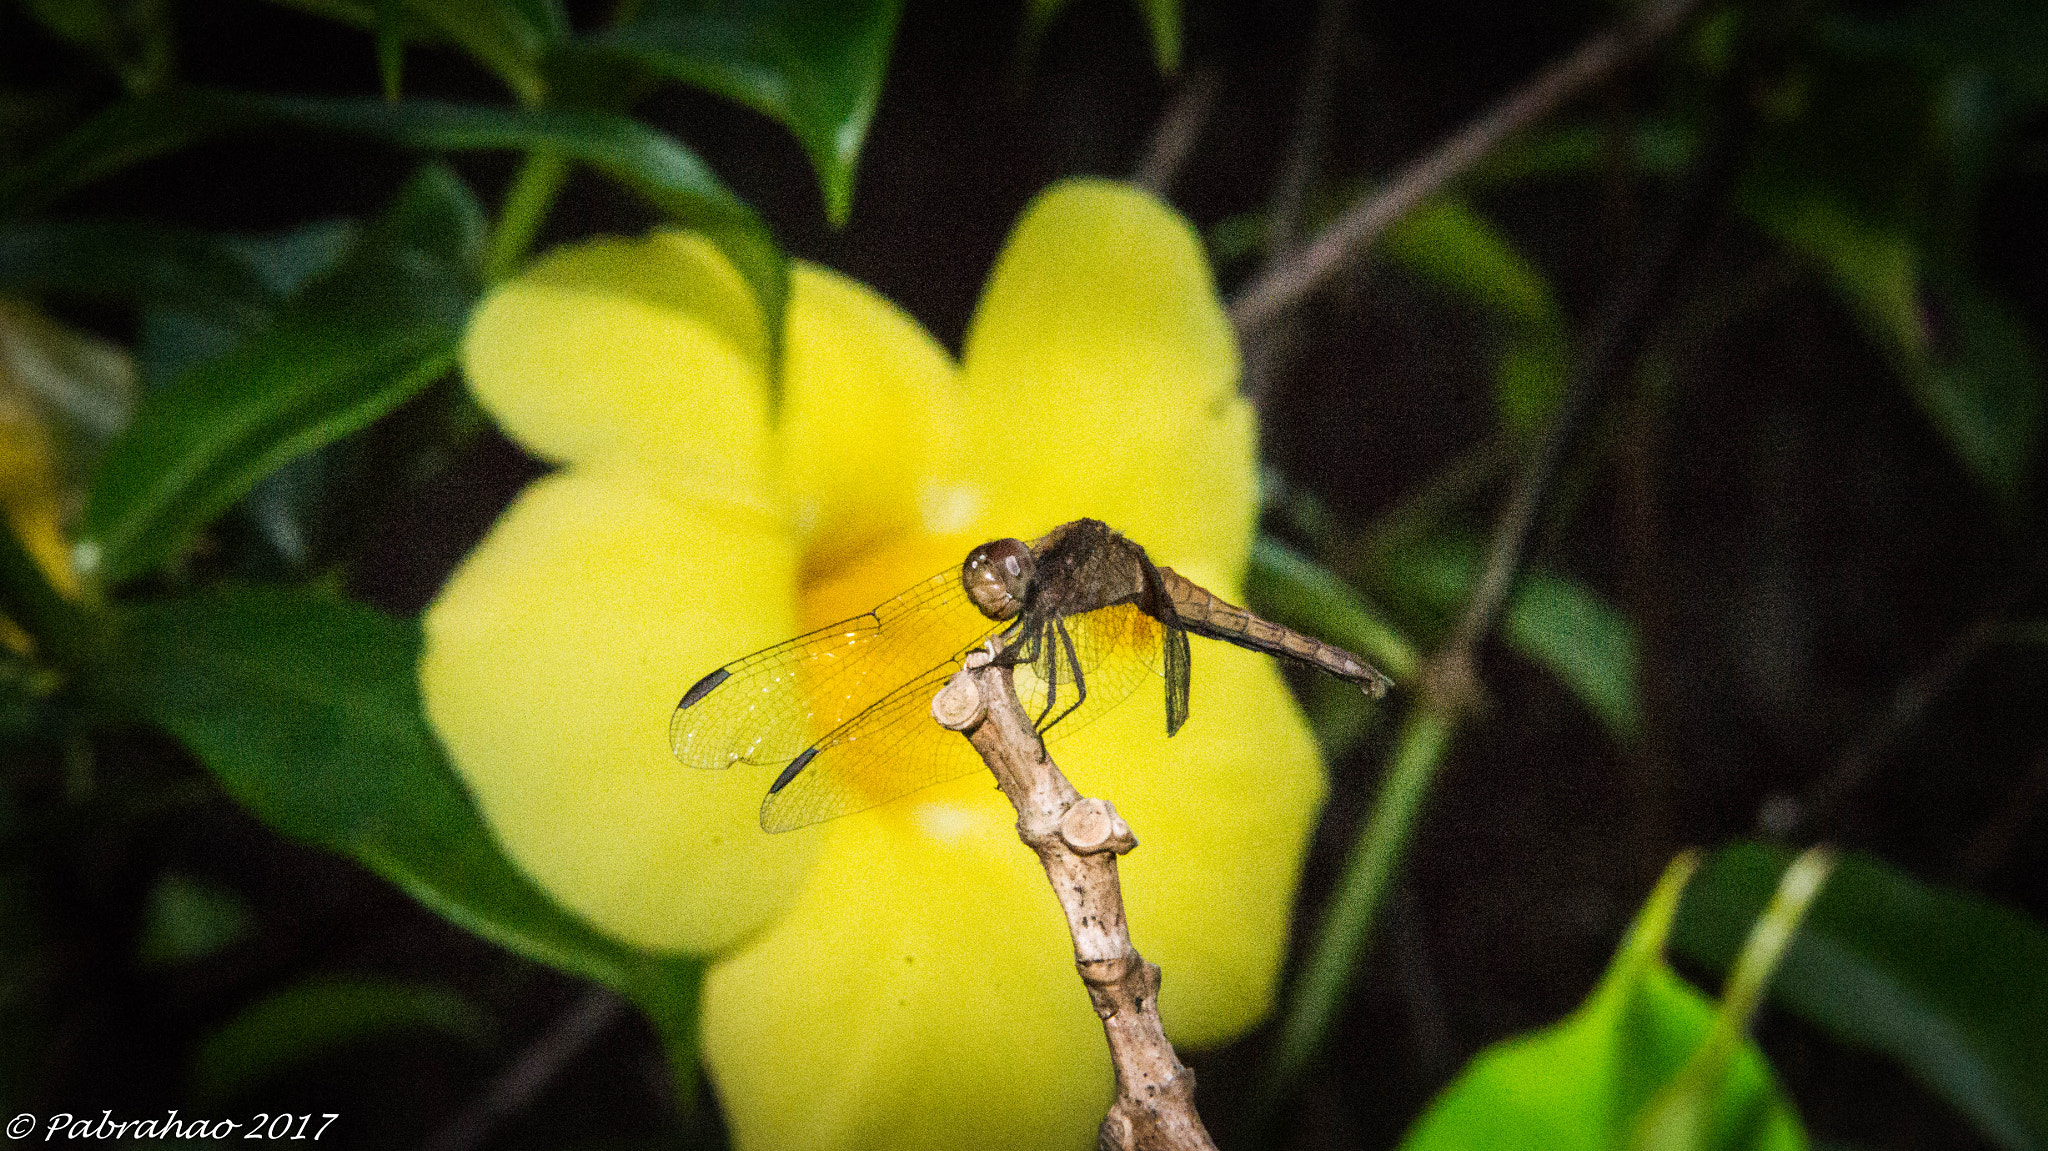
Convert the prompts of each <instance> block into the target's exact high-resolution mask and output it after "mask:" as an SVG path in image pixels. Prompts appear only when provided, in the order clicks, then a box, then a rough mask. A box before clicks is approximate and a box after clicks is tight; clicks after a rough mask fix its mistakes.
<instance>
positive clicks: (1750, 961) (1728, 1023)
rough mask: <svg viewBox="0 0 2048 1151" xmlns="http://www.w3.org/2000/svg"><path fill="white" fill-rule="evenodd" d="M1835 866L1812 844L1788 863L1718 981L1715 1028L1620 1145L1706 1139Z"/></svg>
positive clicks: (1702, 1142)
mask: <svg viewBox="0 0 2048 1151" xmlns="http://www.w3.org/2000/svg"><path fill="white" fill-rule="evenodd" d="M1834 866H1835V857H1834V852H1832V851H1830V850H1828V849H1827V848H1822V847H1816V848H1812V849H1810V850H1808V851H1806V852H1805V853H1803V854H1801V855H1800V856H1799V858H1797V859H1795V860H1793V861H1792V865H1791V866H1790V867H1788V868H1786V869H1785V874H1784V876H1783V877H1782V878H1780V879H1779V880H1778V890H1777V892H1776V893H1775V894H1773V895H1772V896H1771V902H1770V905H1769V906H1768V907H1766V908H1764V913H1763V914H1762V915H1760V916H1758V917H1757V921H1756V925H1755V926H1754V927H1752V928H1751V929H1750V933H1749V940H1748V941H1747V942H1746V943H1744V944H1743V946H1742V954H1741V955H1740V956H1738V957H1737V958H1736V961H1735V970H1734V971H1733V972H1732V973H1731V974H1730V975H1729V976H1728V983H1727V985H1726V986H1725V987H1724V988H1722V991H1721V1009H1720V1011H1719V1012H1718V1013H1717V1014H1716V1015H1715V1016H1714V1026H1713V1029H1712V1030H1711V1031H1709V1032H1708V1033H1707V1038H1706V1040H1705V1041H1704V1042H1702V1043H1701V1044H1700V1046H1699V1050H1697V1051H1695V1052H1693V1055H1692V1058H1690V1059H1688V1060H1686V1064H1685V1066H1684V1067H1683V1068H1682V1069H1681V1070H1680V1071H1679V1072H1678V1074H1677V1075H1676V1076H1675V1077H1673V1079H1672V1080H1671V1082H1669V1083H1667V1084H1665V1085H1664V1087H1663V1088H1662V1089H1661V1090H1659V1091H1658V1092H1657V1094H1656V1095H1655V1096H1654V1097H1652V1098H1651V1100H1650V1102H1649V1103H1647V1104H1645V1105H1644V1107H1643V1110H1642V1111H1641V1112H1640V1113H1639V1114H1638V1116H1637V1119H1636V1123H1635V1125H1634V1130H1633V1131H1632V1132H1631V1133H1630V1137H1629V1139H1628V1141H1627V1142H1626V1143H1625V1144H1624V1147H1625V1148H1626V1151H1650V1149H1652V1148H1667V1147H1701V1146H1706V1145H1708V1143H1709V1139H1708V1137H1707V1133H1708V1131H1709V1130H1710V1128H1711V1126H1712V1120H1713V1115H1714V1110H1715V1108H1714V1102H1715V1100H1716V1099H1718V1098H1719V1097H1720V1096H1721V1095H1722V1092H1723V1087H1722V1085H1723V1084H1724V1083H1725V1082H1726V1078H1727V1075H1728V1069H1729V1067H1731V1066H1732V1065H1733V1064H1734V1062H1735V1056H1736V1053H1737V1052H1739V1051H1740V1050H1741V1049H1742V1037H1743V1035H1744V1034H1745V1033H1747V1031H1748V1029H1749V1020H1750V1017H1751V1016H1753V1015H1755V1014H1756V1009H1757V1007H1758V1005H1760V1004H1761V1003H1762V1002H1763V997H1764V992H1765V991H1767V990H1769V988H1770V985H1771V976H1772V975H1774V974H1775V973H1776V972H1777V970H1778V964H1779V962H1780V961H1781V960H1783V959H1784V958H1785V949H1786V948H1787V947H1790V946H1791V944H1792V936H1793V934H1794V933H1795V932H1796V931H1798V929H1799V924H1800V921H1801V920H1803V919H1805V918H1806V912H1807V910H1808V909H1809V908H1811V907H1812V906H1813V901H1814V898H1815V897H1816V896H1818V895H1819V894H1820V890H1821V887H1822V885H1824V884H1825V883H1826V882H1827V879H1828V875H1829V873H1830V872H1832V871H1833V870H1834Z"/></svg>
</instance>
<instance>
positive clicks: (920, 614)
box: [668, 567, 1003, 768]
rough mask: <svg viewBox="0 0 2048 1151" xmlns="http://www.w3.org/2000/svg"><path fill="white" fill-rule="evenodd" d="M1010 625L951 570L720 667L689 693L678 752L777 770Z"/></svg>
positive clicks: (680, 710)
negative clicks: (978, 603) (984, 609)
mask: <svg viewBox="0 0 2048 1151" xmlns="http://www.w3.org/2000/svg"><path fill="white" fill-rule="evenodd" d="M1002 626H1003V625H1001V624H999V623H996V622H995V621H993V620H991V619H989V618H988V617H986V616H984V615H982V614H981V612H980V611H979V610H978V609H976V608H975V606H974V603H973V601H972V600H970V599H968V598H967V592H966V590H965V589H963V588H962V587H961V586H960V569H959V568H958V567H952V568H948V569H946V570H945V571H943V572H940V573H939V574H937V575H935V576H933V577H931V578H930V579H927V580H925V581H923V582H922V583H919V584H918V585H917V586H915V587H913V588H911V589H910V590H908V591H906V592H904V593H903V594H902V595H899V596H897V597H895V598H894V599H891V600H889V601H888V602H886V603H884V604H882V605H881V606H879V607H877V608H875V609H874V610H873V611H871V612H867V613H865V614H863V615H857V616H854V617H853V618H852V619H847V620H841V621H840V622H839V623H836V624H833V625H831V626H829V627H823V628H819V629H818V630H817V631H814V632H811V633H809V634H807V635H800V636H798V637H796V638H795V639H792V640H788V641H786V642H784V643H779V644H776V645H775V646H774V647H771V648H767V649H765V650H762V651H758V652H755V653H754V654H753V655H750V656H747V657H745V658H743V659H739V660H735V661H733V662H732V663H729V664H727V665H725V666H724V667H722V668H719V669H718V670H717V671H714V672H712V673H711V674H710V675H707V676H705V677H704V678H703V679H701V680H698V681H697V683H696V684H695V686H693V687H691V688H690V690H689V691H688V692H686V693H685V694H684V695H683V699H682V702H681V703H680V704H678V705H677V706H676V710H675V714H674V715H673V716H671V717H670V719H669V725H668V738H669V746H670V748H672V749H673V750H674V751H675V754H676V758H677V759H680V760H682V761H683V763H685V764H687V765H688V766H690V767H709V768H717V767H730V766H731V765H733V764H735V763H749V764H778V763H787V762H789V761H790V760H792V759H795V758H796V757H797V755H798V754H800V753H801V752H803V750H804V749H805V748H807V747H809V746H810V745H811V744H812V743H813V741H815V740H817V739H818V738H819V737H820V736H823V735H825V734H827V733H829V732H831V731H833V730H835V729H837V728H839V727H841V726H843V725H844V724H845V723H846V722H847V721H848V720H850V719H853V718H854V717H855V716H858V715H861V714H863V713H864V712H867V711H868V710H869V709H871V708H873V707H874V706H875V704H876V703H877V702H879V701H880V700H882V699H883V698H884V697H886V696H887V695H888V694H889V693H890V692H891V691H893V690H895V689H897V688H900V687H902V686H903V684H904V683H905V681H907V680H911V679H914V678H916V677H917V676H919V675H921V674H923V673H925V672H927V671H930V670H931V669H932V668H933V667H935V666H937V665H938V664H940V663H942V662H945V661H948V660H955V661H957V660H958V659H959V658H961V657H962V656H964V655H965V653H966V652H968V651H969V650H972V649H973V648H975V647H978V646H980V645H981V643H982V641H983V640H985V639H986V638H987V637H988V636H990V635H992V634H994V633H995V632H996V631H998V630H1000V629H1001V628H1002Z"/></svg>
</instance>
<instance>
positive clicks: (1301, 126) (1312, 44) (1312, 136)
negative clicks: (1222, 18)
mask: <svg viewBox="0 0 2048 1151" xmlns="http://www.w3.org/2000/svg"><path fill="white" fill-rule="evenodd" d="M1350 7H1351V5H1350V4H1349V3H1348V2H1347V0H1322V2H1321V3H1320V4H1318V5H1317V6H1316V25H1315V28H1314V29H1313V30H1312V31H1311V32H1310V34H1309V36H1310V39H1309V58H1308V68H1307V71H1306V73H1305V75H1304V77H1303V79H1302V84H1301V103H1300V105H1299V106H1298V107H1297V109H1296V111H1295V117H1294V131H1293V133H1292V134H1291V135H1290V136H1289V137H1288V140H1287V153H1286V157H1285V159H1284V160H1283V161H1282V163H1281V165H1280V178H1279V181H1278V182H1277V183H1275V184H1274V186H1273V195H1272V197H1271V198H1270V199H1269V200H1268V201H1267V204H1266V237H1265V244H1266V262H1265V266H1264V267H1263V268H1262V269H1261V272H1260V274H1261V275H1262V276H1266V275H1271V274H1273V273H1274V272H1275V271H1276V270H1278V269H1279V268H1281V267H1282V266H1284V265H1285V264H1286V263H1287V261H1288V259H1289V258H1290V257H1292V255H1293V254H1294V237H1295V232H1296V231H1297V229H1298V227H1299V225H1300V222H1301V209H1302V205H1303V204H1304V203H1305V202H1306V201H1307V199H1308V187H1309V184H1310V182H1311V181H1313V180H1314V179H1315V174H1316V165H1317V163H1318V162H1319V161H1320V160H1321V158H1322V154H1323V136H1324V126H1325V125H1326V124H1327V122H1328V120H1329V109H1330V98H1331V96H1332V94H1333V93H1334V92H1335V90H1336V80H1337V49H1338V47H1339V46H1340V44H1341V43H1342V41H1343V38H1344V24H1345V22H1346V20H1347V19H1348V17H1349V15H1350V12H1349V9H1350ZM1297 334H1298V333H1297V332H1296V331H1294V330H1293V325H1292V324H1291V323H1280V324H1270V325H1267V326H1265V327H1263V328H1261V329H1259V330H1257V331H1246V332H1244V333H1243V334H1242V341H1241V342H1242V344H1243V346H1244V382H1243V384H1242V387H1241V390H1242V391H1243V392H1244V395H1245V398H1246V399H1248V400H1250V401H1251V405H1252V407H1253V408H1254V409H1255V410H1257V411H1260V412H1262V413H1263V412H1265V410H1266V409H1267V407H1268V404H1269V401H1270V400H1271V398H1272V391H1273V380H1274V379H1275V377H1277V376H1279V375H1281V374H1282V373H1284V372H1285V371H1286V370H1287V361H1288V360H1289V359H1290V358H1291V357H1290V356H1289V355H1288V352H1289V350H1290V349H1291V348H1292V346H1293V344H1294V342H1295V337H1296V335H1297Z"/></svg>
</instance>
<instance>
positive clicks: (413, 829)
mask: <svg viewBox="0 0 2048 1151" xmlns="http://www.w3.org/2000/svg"><path fill="white" fill-rule="evenodd" d="M419 648H420V633H419V627H418V625H417V624H416V623H415V622H412V621H399V620H394V619H392V618H390V617H388V616H385V615H382V614H380V613H378V612H376V611H373V610H371V609H369V608H366V607H363V606H361V605H358V604H352V603H348V602H346V601H343V600H339V599H334V598H331V597H327V596H323V595H319V594H316V593H310V592H299V591H285V590H274V589H226V590H220V591H215V592H211V593H207V594H204V595H198V596H193V597H189V598H184V599H175V600H166V601H159V602H153V603H142V604H137V605H134V606H132V607H130V608H129V609H127V611H126V614H125V617H124V620H123V626H122V628H121V633H120V645H119V650H120V651H121V653H122V656H123V658H122V660H121V662H120V664H119V665H118V666H117V667H115V668H114V669H112V670H111V671H110V672H109V679H108V681H107V683H106V684H105V685H104V691H105V693H106V694H107V695H108V697H109V699H110V700H111V701H112V702H113V703H114V704H115V705H116V706H120V707H123V708H126V709H130V710H132V711H134V712H136V713H138V714H139V715H140V716H141V717H142V718H145V719H147V720H149V721H151V722H154V723H155V724H157V725H158V726H160V727H162V728H164V729H165V730H166V731H169V732H170V733H171V734H173V735H175V736H177V737H178V738H179V739H180V740H181V741H183V742H184V744H185V745H186V746H187V747H188V748H190V749H191V750H192V752H193V753H194V754H195V755H197V756H198V757H199V759H200V761H201V762H202V763H204V764H205V765H206V767H207V769H208V770H209V771H211V772H212V773H213V775H214V776H215V778H217V779H218V780H219V781H220V783H221V786H222V787H223V788H225V789H226V790H227V792H228V793H229V794H230V795H232V796H233V797H234V798H235V799H236V800H237V801H238V802H239V803H241V804H242V805H243V806H244V807H246V808H248V809H249V810H250V811H251V812H253V813H254V814H255V815H256V816H257V817H258V818H259V819H261V820H263V821H264V822H265V823H267V824H269V825H270V826H271V827H273V828H275V829H276V830H278V831H279V832H281V833H283V834H285V835H287V836H290V837H292V838H293V839H297V840H300V841H303V842H306V843H310V844H314V845H317V846H320V847H324V848H328V849H330V850H333V851H337V852H340V853H342V854H344V855H348V856H350V857H352V858H354V859H355V860H357V861H358V862H360V863H362V864H363V865H364V866H365V867H368V868H369V869H370V870H372V871H375V872H377V873H378V874H380V875H382V876H384V877H385V878H386V879H389V880H390V881H391V882H393V883H395V884H397V885H398V886H399V887H401V888H403V889H404V890H405V891H407V892H408V893H409V894H411V895H412V896H413V898H415V899H417V900H419V901H420V902H421V903H423V904H425V905H426V906H428V907H429V908H432V909H433V910H434V911H436V912H439V913H440V914H441V915H443V916H445V917H447V918H448V919H449V920H451V921H452V922H454V923H456V924H458V925H460V926H462V927H464V928H467V929H468V930H471V931H474V932H476V933H477V934H478V935H481V936H483V937H485V938H487V939H491V940H493V941H495V942H497V943H499V944H501V945H503V946H505V947H508V948H511V949H512V950H514V951H517V952H519V953H521V954H523V955H526V956H528V957H529V958H532V959H535V960H538V961H540V962H542V963H547V964H549V965H551V966H554V967H557V968H560V969H561V970H563V971H567V972H570V973H571V974H575V975H579V976H582V977H585V978H588V979H593V980H596V981H598V982H601V983H604V984H606V985H608V986H610V987H612V988H613V989H615V990H617V991H619V992H620V993H621V994H623V995H625V996H626V997H627V998H629V999H632V1000H634V1001H635V1002H637V1003H639V1004H640V1005H641V1006H642V1007H643V1008H645V1009H646V1010H647V1011H648V1013H649V1015H650V1017H651V1018H652V1019H653V1020H654V1022H655V1024H656V1026H657V1027H659V1028H660V1029H661V1030H662V1031H663V1033H664V1036H665V1037H666V1039H667V1040H668V1042H669V1045H670V1048H671V1050H672V1051H673V1052H675V1054H676V1057H677V1061H678V1064H677V1073H678V1074H679V1075H684V1074H688V1073H689V1071H690V1070H691V1069H693V1068H694V1067H695V1065H696V1064H695V1057H694V1054H693V1053H692V1052H693V1050H694V1048H693V1046H692V1045H693V1044H694V1035H695V1030H696V1003H697V986H698V980H699V978H700V976H701V968H700V965H699V964H698V963H697V962H695V961H694V960H690V959H686V958H681V957H676V956H664V955H656V954H653V953H649V952H643V951H638V950H635V949H633V948H630V947H628V946H626V945H624V944H622V943H619V942H617V941H615V940H612V939H610V938H608V937H606V936H604V935H601V934H599V933H598V932H596V931H595V930H593V929H591V928H590V927H588V926H586V925H585V924H584V923H583V922H582V921H581V920H579V919H577V918H575V917H573V916H571V915H570V914H568V913H567V912H565V911H563V910H562V909H561V908H560V907H558V906H556V905H555V903H554V902H553V901H551V900H550V899H549V898H548V897H547V896H546V895H545V894H543V893H542V892H541V891H540V890H539V889H538V888H536V887H535V886H534V885H533V884H532V882H531V881H529V880H528V879H527V878H526V877H525V875H524V874H522V873H521V872H520V871H519V869H518V868H517V867H515V866H514V865H513V864H512V863H511V862H510V861H509V860H507V859H506V858H505V856H504V854H503V853H502V852H501V851H500V850H499V849H498V846H497V843H496V842H495V841H494V840H493V839H492V837H491V833H490V830H489V829H488V828H486V827H485V826H484V823H483V821H482V819H481V818H480V817H479V816H478V815H477V812H476V808H475V806H474V805H473V804H472V803H471V802H470V799H469V796H468V794H467V793H466V792H465V791H464V790H463V787H462V784H461V783H460V782H459V781H457V779H456V778H455V775H454V772H453V771H452V770H451V769H450V768H449V766H448V763H447V761H446V759H445V758H444V757H443V756H442V754H441V751H440V747H439V745H438V744H436V743H435V742H434V737H433V734H432V732H431V731H430V730H429V728H428V727H427V722H426V718H425V716H424V715H423V714H422V712H421V710H420V701H419V689H418V684H417V680H416V678H415V674H414V666H415V664H416V663H417V661H418V657H419Z"/></svg>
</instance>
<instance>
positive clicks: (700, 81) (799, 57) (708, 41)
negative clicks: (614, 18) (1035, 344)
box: [554, 0, 902, 224]
mask: <svg viewBox="0 0 2048 1151" xmlns="http://www.w3.org/2000/svg"><path fill="white" fill-rule="evenodd" d="M901 9H902V3H901V0H841V2H838V3H834V2H832V0H723V2H720V0H709V2H706V0H647V2H646V3H644V4H642V5H641V6H640V8H639V11H638V12H636V13H635V14H634V16H633V18H632V19H631V20H630V21H628V22H626V23H625V24H623V25H621V26H619V27H617V28H612V29H608V30H606V31H604V32H600V33H597V34H596V35H593V36H590V37H588V38H585V39H583V40H581V41H577V42H575V43H574V44H572V45H570V46H569V47H568V49H567V50H565V52H564V53H563V54H562V56H561V57H560V58H559V59H558V60H557V61H556V64H555V68H554V71H555V72H556V73H557V74H558V75H559V76H561V77H562V80H563V82H564V84H565V86H570V87H575V88H588V87H590V86H591V85H592V83H593V80H592V78H591V76H590V75H581V74H603V73H607V72H617V71H619V70H620V68H621V67H622V66H625V67H629V68H632V69H638V70H642V71H644V72H645V73H647V74H648V75H651V76H654V77H658V78H660V79H664V80H680V81H683V82H685V83H689V84H695V85H697V86H698V87H700V88H704V89H707V90H709V91H712V92H716V93H718V94H719V95H721V96H724V97H726V98H728V99H731V100H736V101H738V102H740V103H742V104H745V105H747V106H748V107H750V108H753V109H755V110H756V111H758V112H760V113H762V114H763V115H766V116H770V117H773V118H774V119H776V120H779V121H781V122H782V123H783V124H784V125H785V126H787V127H788V128H789V130H790V131H791V132H793V133H795V134H796V138H797V140H798V142H800V143H801V144H802V145H803V147H804V151H805V152H806V153H807V154H808V155H809V156H810V158H811V166H812V167H813V168H815V169H816V170H817V173H818V184H819V187H820V190H821V191H822V193H823V195H824V198H825V213H826V215H827V217H828V218H830V219H831V221H832V222H833V223H834V224H844V223H845V222H846V219H847V215H848V213H849V212H850V211H851V208H852V204H853V179H854V168H855V165H856V163H857V161H858V159H859V156H860V147H861V143H862V141H864V140H865V139H866V138H867V132H868V124H869V122H870V121H871V120H873V119H874V114H875V102H876V101H877V100H879V99H880V98H881V94H882V80H883V77H884V76H885V75H886V73H887V71H888V67H889V48H890V45H891V43H892V42H893V41H894V39H895V35H896V21H897V17H898V15H899V13H900V11H901Z"/></svg>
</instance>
